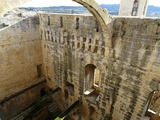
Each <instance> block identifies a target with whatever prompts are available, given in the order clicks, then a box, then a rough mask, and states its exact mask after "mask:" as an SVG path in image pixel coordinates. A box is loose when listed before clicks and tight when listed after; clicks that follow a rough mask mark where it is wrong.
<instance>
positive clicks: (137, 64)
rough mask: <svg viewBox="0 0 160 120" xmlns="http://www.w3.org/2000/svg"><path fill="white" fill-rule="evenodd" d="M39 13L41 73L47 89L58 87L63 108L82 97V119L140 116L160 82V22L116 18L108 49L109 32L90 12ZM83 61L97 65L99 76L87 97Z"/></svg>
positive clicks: (135, 118)
mask: <svg viewBox="0 0 160 120" xmlns="http://www.w3.org/2000/svg"><path fill="white" fill-rule="evenodd" d="M39 17H40V31H41V35H42V50H43V57H44V59H43V60H44V68H45V77H46V78H47V81H48V85H49V86H50V87H53V88H54V87H57V86H59V87H61V88H62V91H63V93H62V94H61V101H63V102H61V108H62V109H65V108H68V106H70V105H71V104H72V103H73V102H75V101H76V100H77V99H79V98H81V99H82V101H83V103H82V106H81V107H80V108H79V112H80V114H81V117H82V118H83V119H89V118H92V119H95V120H100V119H104V118H105V119H113V120H120V119H123V120H130V119H131V120H140V119H141V117H142V116H143V115H144V114H143V113H144V112H145V110H144V109H145V106H146V103H147V99H148V96H149V94H150V93H151V92H153V91H155V90H158V84H159V82H160V80H159V78H160V76H159V69H158V67H159V40H160V21H159V20H156V19H147V18H146V19H140V18H114V19H115V20H114V21H113V31H114V32H113V33H112V38H111V47H109V46H108V45H107V44H106V42H105V41H106V39H104V36H105V34H107V33H104V32H101V28H100V26H99V25H98V24H97V22H96V20H95V19H94V17H92V16H81V15H62V14H59V15H57V14H40V15H39ZM107 41H108V40H107ZM87 65H94V66H96V67H97V68H98V69H99V70H100V76H101V77H100V81H99V85H98V87H97V86H95V85H92V87H91V89H93V90H94V92H93V93H92V94H91V95H84V86H85V85H86V84H87V83H86V81H85V79H86V78H85V77H86V76H85V68H86V66H87ZM62 103H64V104H62ZM73 114H74V115H75V114H76V113H73ZM78 114H79V113H78Z"/></svg>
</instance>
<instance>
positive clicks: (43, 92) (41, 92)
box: [40, 88, 47, 97]
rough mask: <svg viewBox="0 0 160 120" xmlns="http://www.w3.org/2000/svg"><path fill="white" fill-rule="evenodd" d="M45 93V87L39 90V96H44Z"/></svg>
mask: <svg viewBox="0 0 160 120" xmlns="http://www.w3.org/2000/svg"><path fill="white" fill-rule="evenodd" d="M46 94H47V92H46V89H45V88H42V89H41V90H40V96H41V97H43V96H45V95H46Z"/></svg>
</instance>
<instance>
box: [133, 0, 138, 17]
mask: <svg viewBox="0 0 160 120" xmlns="http://www.w3.org/2000/svg"><path fill="white" fill-rule="evenodd" d="M137 11H138V1H137V0H135V1H134V3H133V9H132V16H136V15H137Z"/></svg>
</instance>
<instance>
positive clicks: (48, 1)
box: [22, 0, 160, 7]
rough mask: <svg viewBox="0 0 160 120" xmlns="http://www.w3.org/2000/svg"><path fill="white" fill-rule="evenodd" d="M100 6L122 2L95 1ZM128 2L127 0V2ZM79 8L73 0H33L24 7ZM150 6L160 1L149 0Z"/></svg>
mask: <svg viewBox="0 0 160 120" xmlns="http://www.w3.org/2000/svg"><path fill="white" fill-rule="evenodd" d="M95 1H96V2H97V3H98V4H119V3H120V0H95ZM126 1H127V0H126ZM62 5H63V6H79V5H80V4H78V3H76V2H73V1H72V0H32V1H31V2H28V3H26V4H24V5H23V6H22V7H48V6H62ZM149 5H154V6H159V7H160V0H149Z"/></svg>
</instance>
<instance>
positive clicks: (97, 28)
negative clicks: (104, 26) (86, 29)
mask: <svg viewBox="0 0 160 120" xmlns="http://www.w3.org/2000/svg"><path fill="white" fill-rule="evenodd" d="M95 29H96V32H99V25H98V22H97V21H95Z"/></svg>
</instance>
